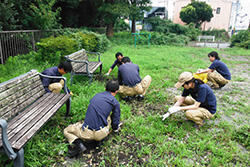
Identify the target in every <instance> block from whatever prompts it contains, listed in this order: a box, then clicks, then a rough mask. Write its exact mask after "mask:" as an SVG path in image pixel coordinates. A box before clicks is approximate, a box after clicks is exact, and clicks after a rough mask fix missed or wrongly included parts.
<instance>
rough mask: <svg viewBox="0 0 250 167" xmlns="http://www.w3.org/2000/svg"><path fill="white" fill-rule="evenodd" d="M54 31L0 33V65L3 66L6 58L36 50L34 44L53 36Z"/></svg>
mask: <svg viewBox="0 0 250 167" xmlns="http://www.w3.org/2000/svg"><path fill="white" fill-rule="evenodd" d="M55 32H56V31H54V30H51V31H41V30H22V31H1V32H0V64H4V63H5V62H6V60H7V59H8V57H10V56H16V55H18V54H27V53H29V52H30V51H32V50H34V51H35V50H36V46H35V43H36V42H38V41H40V39H41V38H46V37H49V36H52V35H53V36H55Z"/></svg>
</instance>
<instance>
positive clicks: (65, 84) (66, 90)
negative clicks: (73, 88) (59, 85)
mask: <svg viewBox="0 0 250 167" xmlns="http://www.w3.org/2000/svg"><path fill="white" fill-rule="evenodd" d="M38 74H39V75H40V76H41V77H45V78H52V79H62V80H63V81H64V85H63V90H64V93H66V94H68V93H69V91H68V87H67V79H66V78H65V77H59V76H49V75H43V74H41V73H38Z"/></svg>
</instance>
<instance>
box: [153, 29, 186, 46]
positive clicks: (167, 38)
mask: <svg viewBox="0 0 250 167" xmlns="http://www.w3.org/2000/svg"><path fill="white" fill-rule="evenodd" d="M151 35H152V37H151V43H152V44H154V45H176V46H184V45H186V44H187V43H188V41H189V40H190V39H189V37H187V36H185V35H176V34H174V33H168V34H163V33H157V32H153V33H151Z"/></svg>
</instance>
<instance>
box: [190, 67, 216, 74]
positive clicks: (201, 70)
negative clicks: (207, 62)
mask: <svg viewBox="0 0 250 167" xmlns="http://www.w3.org/2000/svg"><path fill="white" fill-rule="evenodd" d="M213 71H214V70H213V69H210V68H208V69H200V70H198V71H197V72H196V73H195V74H202V73H209V72H213Z"/></svg>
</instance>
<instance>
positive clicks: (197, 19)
mask: <svg viewBox="0 0 250 167" xmlns="http://www.w3.org/2000/svg"><path fill="white" fill-rule="evenodd" d="M212 17H213V9H212V8H211V6H209V5H208V4H206V2H198V1H192V2H191V3H190V4H188V5H187V6H185V7H183V8H182V9H181V12H180V18H181V20H182V21H183V22H185V23H187V24H189V23H194V24H195V27H200V25H201V24H202V23H203V22H204V21H208V22H209V21H210V20H211V18H212Z"/></svg>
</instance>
